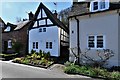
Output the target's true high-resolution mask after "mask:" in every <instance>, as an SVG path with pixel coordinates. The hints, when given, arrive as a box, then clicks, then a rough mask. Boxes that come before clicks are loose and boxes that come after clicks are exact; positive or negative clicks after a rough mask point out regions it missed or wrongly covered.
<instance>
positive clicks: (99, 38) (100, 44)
mask: <svg viewBox="0 0 120 80" xmlns="http://www.w3.org/2000/svg"><path fill="white" fill-rule="evenodd" d="M97 48H103V36H97Z"/></svg>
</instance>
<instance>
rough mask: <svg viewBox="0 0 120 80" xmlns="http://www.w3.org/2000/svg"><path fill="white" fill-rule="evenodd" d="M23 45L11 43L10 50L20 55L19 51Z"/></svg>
mask: <svg viewBox="0 0 120 80" xmlns="http://www.w3.org/2000/svg"><path fill="white" fill-rule="evenodd" d="M22 46H23V44H22V43H20V42H13V45H12V48H13V49H14V51H15V52H16V53H20V50H21V49H22Z"/></svg>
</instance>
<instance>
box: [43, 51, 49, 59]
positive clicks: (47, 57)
mask: <svg viewBox="0 0 120 80" xmlns="http://www.w3.org/2000/svg"><path fill="white" fill-rule="evenodd" d="M44 58H45V59H47V60H48V59H49V58H50V52H47V53H45V54H44Z"/></svg>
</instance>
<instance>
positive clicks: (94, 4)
mask: <svg viewBox="0 0 120 80" xmlns="http://www.w3.org/2000/svg"><path fill="white" fill-rule="evenodd" d="M93 6H94V7H93V9H94V10H97V9H98V2H94V3H93Z"/></svg>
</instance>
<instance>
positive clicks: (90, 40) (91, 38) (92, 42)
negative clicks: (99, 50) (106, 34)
mask: <svg viewBox="0 0 120 80" xmlns="http://www.w3.org/2000/svg"><path fill="white" fill-rule="evenodd" d="M88 47H89V48H94V47H95V44H94V36H89V37H88Z"/></svg>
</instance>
